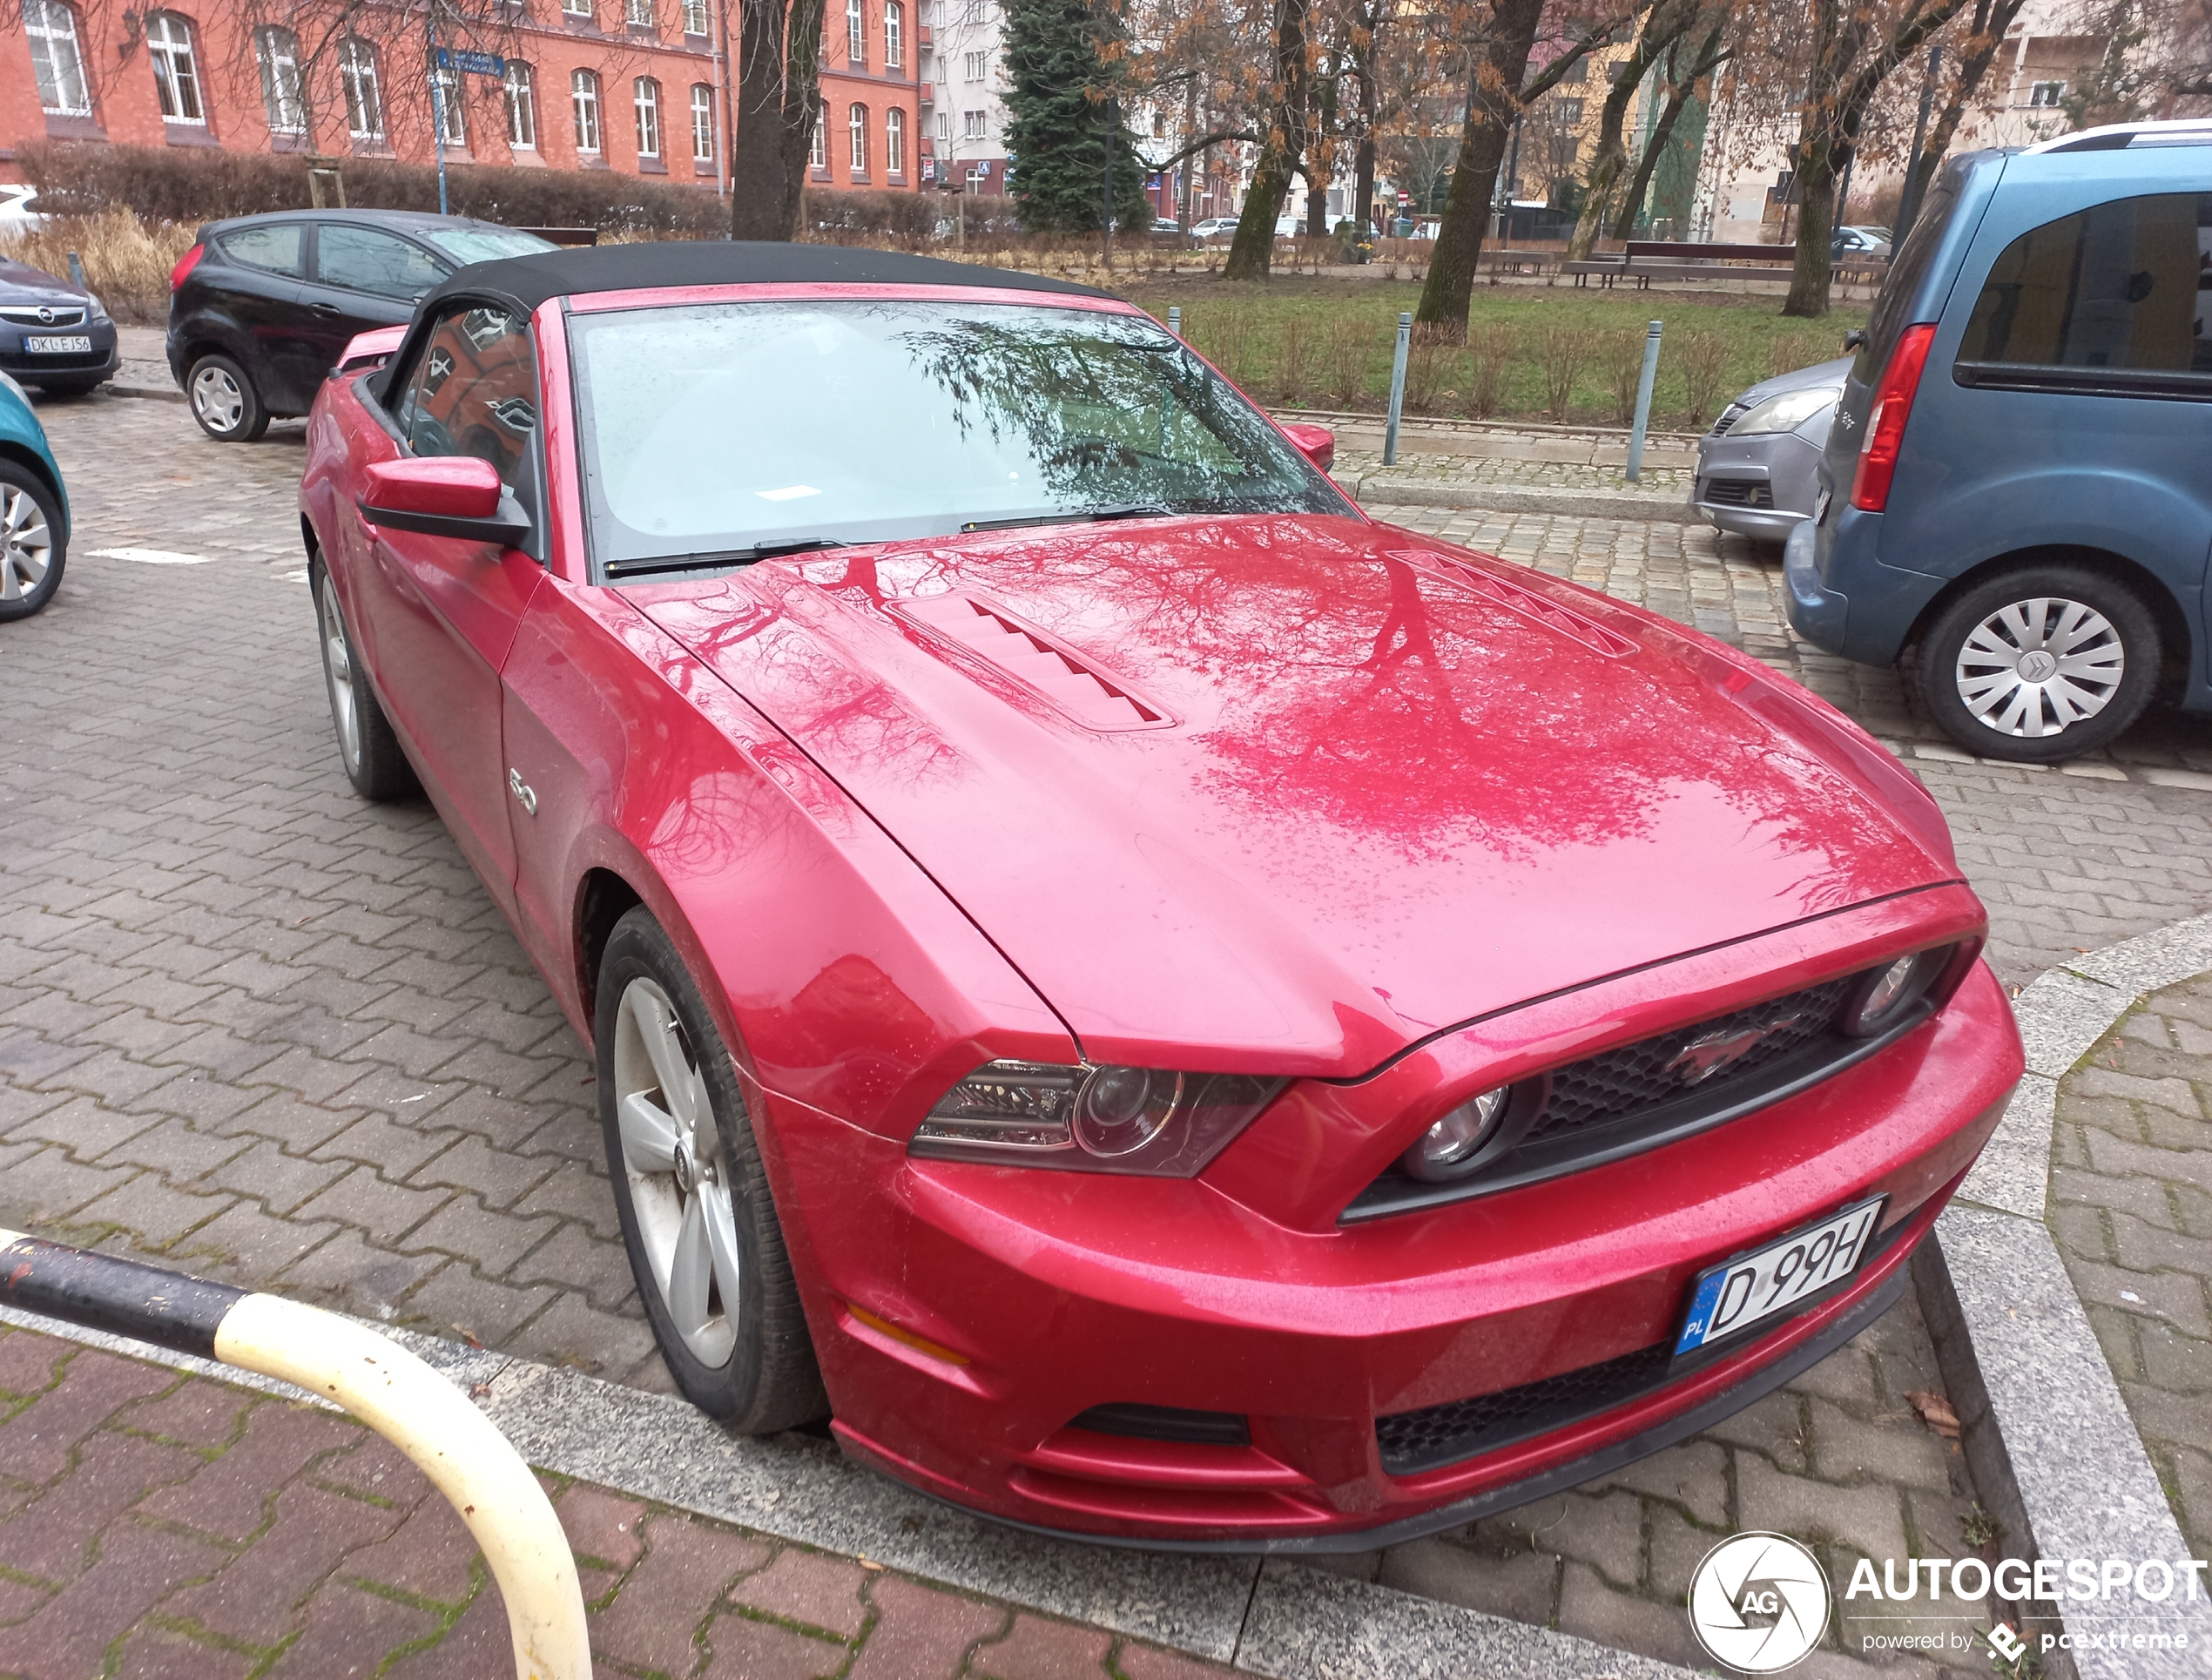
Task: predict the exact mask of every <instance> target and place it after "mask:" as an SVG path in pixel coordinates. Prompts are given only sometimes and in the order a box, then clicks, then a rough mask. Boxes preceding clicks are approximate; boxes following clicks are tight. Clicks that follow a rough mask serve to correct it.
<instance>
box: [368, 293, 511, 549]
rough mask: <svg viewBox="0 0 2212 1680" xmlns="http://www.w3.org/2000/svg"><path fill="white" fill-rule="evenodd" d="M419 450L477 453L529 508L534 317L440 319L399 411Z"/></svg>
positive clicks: (488, 311)
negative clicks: (531, 333) (532, 332)
mask: <svg viewBox="0 0 2212 1680" xmlns="http://www.w3.org/2000/svg"><path fill="white" fill-rule="evenodd" d="M394 418H395V420H396V421H397V422H399V428H400V431H401V435H403V436H405V437H406V439H407V441H408V448H409V449H413V450H414V451H415V454H417V455H475V456H476V457H477V458H478V459H480V460H483V461H489V462H491V464H492V465H493V466H495V467H496V468H497V469H499V476H500V478H501V479H502V481H503V482H505V483H506V484H507V485H508V486H509V487H510V488H511V489H513V490H514V492H515V495H516V500H518V501H520V502H521V503H522V504H523V506H524V507H526V508H527V507H530V506H533V505H534V504H535V502H536V484H537V357H536V354H534V353H533V352H532V350H531V348H530V334H529V321H528V320H525V319H523V317H522V316H520V315H513V314H508V313H507V312H506V311H505V310H502V309H493V308H484V307H478V308H473V309H466V310H462V311H461V312H459V313H457V314H450V315H448V316H446V317H445V318H444V319H443V320H440V321H439V322H438V324H437V326H436V327H435V328H434V329H433V330H432V332H431V334H430V339H429V342H428V343H427V344H425V345H424V346H423V347H422V356H421V361H418V362H417V363H416V364H415V371H414V372H413V373H412V374H409V375H408V381H407V390H406V393H405V395H402V396H401V399H400V401H399V405H398V407H397V408H396V409H395V412H394Z"/></svg>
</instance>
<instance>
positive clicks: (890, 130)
mask: <svg viewBox="0 0 2212 1680" xmlns="http://www.w3.org/2000/svg"><path fill="white" fill-rule="evenodd" d="M883 172H884V173H885V174H887V175H903V174H905V173H906V172H907V113H906V112H905V111H901V110H900V109H899V107H898V106H896V105H894V106H892V107H891V109H890V110H888V111H885V112H884V113H883Z"/></svg>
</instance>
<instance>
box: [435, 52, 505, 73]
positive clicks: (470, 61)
mask: <svg viewBox="0 0 2212 1680" xmlns="http://www.w3.org/2000/svg"><path fill="white" fill-rule="evenodd" d="M438 68H439V69H440V70H457V71H463V72H465V73H466V74H468V75H470V76H498V77H503V76H505V75H506V74H507V61H506V60H505V59H504V58H502V57H500V56H499V55H498V54H497V53H496V52H468V51H462V49H460V48H457V47H440V48H439V49H438Z"/></svg>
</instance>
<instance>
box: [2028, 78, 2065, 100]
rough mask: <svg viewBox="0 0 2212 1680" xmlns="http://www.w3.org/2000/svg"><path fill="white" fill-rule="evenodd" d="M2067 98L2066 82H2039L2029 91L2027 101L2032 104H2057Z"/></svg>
mask: <svg viewBox="0 0 2212 1680" xmlns="http://www.w3.org/2000/svg"><path fill="white" fill-rule="evenodd" d="M2063 98H2066V84H2065V83H2064V82H2038V83H2036V84H2035V85H2034V86H2033V87H2031V88H2030V89H2028V91H2027V102H2028V104H2030V105H2057V104H2058V102H2059V101H2060V100H2061V99H2063Z"/></svg>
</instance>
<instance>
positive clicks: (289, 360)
mask: <svg viewBox="0 0 2212 1680" xmlns="http://www.w3.org/2000/svg"><path fill="white" fill-rule="evenodd" d="M212 244H213V245H214V246H215V248H216V250H217V251H219V253H221V254H222V259H223V268H222V275H221V280H220V285H221V288H222V300H223V305H224V309H225V313H226V314H228V315H229V316H230V319H231V321H232V323H233V327H235V328H236V330H237V332H238V334H239V346H238V350H239V360H240V361H242V362H243V363H244V364H245V366H246V375H247V377H249V378H250V379H252V380H253V384H254V388H255V389H256V390H258V391H260V394H261V400H262V401H263V402H264V403H266V405H267V406H268V407H269V408H271V409H273V411H275V412H277V413H279V414H304V413H306V412H307V409H308V408H310V407H311V406H312V405H313V403H314V395H315V387H316V386H318V385H319V384H320V383H321V382H322V374H323V369H322V368H313V369H310V368H309V367H308V365H307V364H308V361H309V357H308V355H307V334H308V333H309V331H310V328H311V327H312V325H313V323H314V315H313V314H311V313H310V312H309V310H308V307H307V296H306V286H305V282H306V280H307V223H306V222H303V221H268V222H260V223H257V224H254V225H253V226H246V227H236V228H233V229H232V230H231V231H230V232H229V233H218V234H217V235H216V236H215V237H214V239H213V240H212Z"/></svg>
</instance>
